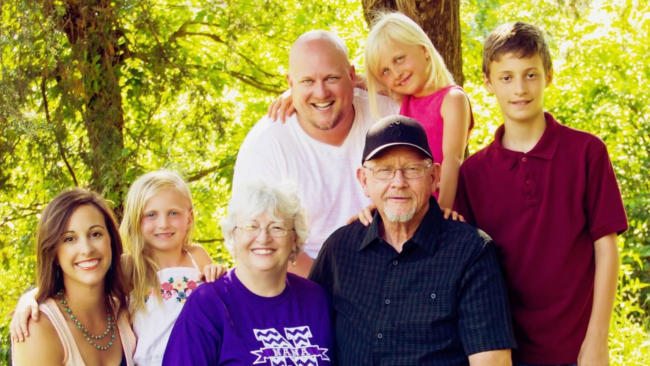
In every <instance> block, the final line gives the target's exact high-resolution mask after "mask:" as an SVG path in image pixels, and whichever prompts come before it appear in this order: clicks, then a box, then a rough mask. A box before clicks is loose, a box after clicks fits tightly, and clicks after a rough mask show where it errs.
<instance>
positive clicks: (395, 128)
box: [390, 121, 402, 137]
mask: <svg viewBox="0 0 650 366" xmlns="http://www.w3.org/2000/svg"><path fill="white" fill-rule="evenodd" d="M400 124H402V121H395V122H391V123H390V127H392V128H393V130H392V131H391V135H394V136H395V137H400V136H402V130H400Z"/></svg>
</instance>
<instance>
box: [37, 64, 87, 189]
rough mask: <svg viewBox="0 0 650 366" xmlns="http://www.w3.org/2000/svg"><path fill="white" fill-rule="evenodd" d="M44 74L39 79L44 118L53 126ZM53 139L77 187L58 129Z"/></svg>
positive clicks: (75, 177) (77, 183)
mask: <svg viewBox="0 0 650 366" xmlns="http://www.w3.org/2000/svg"><path fill="white" fill-rule="evenodd" d="M46 80H47V79H46V77H45V75H43V78H42V79H41V94H42V95H43V107H44V108H45V119H46V120H47V123H48V124H49V125H50V126H53V124H52V120H51V119H50V107H49V104H48V102H47V93H46V92H45V81H46ZM54 139H55V140H56V145H57V146H58V148H59V149H58V150H59V154H60V155H61V158H62V159H63V162H64V163H65V166H66V167H67V168H68V172H69V173H70V175H71V176H72V181H73V182H74V186H75V187H79V182H78V181H77V176H76V175H75V174H74V170H72V166H70V163H69V162H68V158H67V157H66V156H65V150H64V149H63V143H62V142H61V139H60V138H59V134H58V131H56V130H55V131H54Z"/></svg>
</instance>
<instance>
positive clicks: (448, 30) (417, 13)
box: [363, 0, 465, 86]
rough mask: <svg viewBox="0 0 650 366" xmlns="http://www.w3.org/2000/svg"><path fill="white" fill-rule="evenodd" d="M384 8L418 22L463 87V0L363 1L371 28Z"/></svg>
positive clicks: (457, 82) (364, 10)
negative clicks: (374, 15)
mask: <svg viewBox="0 0 650 366" xmlns="http://www.w3.org/2000/svg"><path fill="white" fill-rule="evenodd" d="M381 9H391V10H396V11H399V12H401V13H403V14H405V15H406V16H408V17H409V18H411V19H413V20H414V21H415V22H416V23H418V24H419V25H420V27H422V29H423V30H424V33H426V34H427V36H429V38H430V39H431V42H432V43H433V46H434V47H435V48H436V50H438V52H439V53H440V55H441V56H442V59H443V60H444V61H445V64H446V65H447V69H449V71H450V72H451V74H452V75H453V76H454V80H455V81H456V84H458V85H460V86H462V85H463V83H464V82H465V77H464V76H463V58H462V48H461V39H460V0H363V12H364V15H365V17H366V22H367V23H368V24H369V25H370V24H371V20H372V16H373V12H375V11H378V10H381Z"/></svg>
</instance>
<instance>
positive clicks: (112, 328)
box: [57, 290, 115, 351]
mask: <svg viewBox="0 0 650 366" xmlns="http://www.w3.org/2000/svg"><path fill="white" fill-rule="evenodd" d="M57 295H58V296H59V302H60V303H61V305H62V306H63V309H64V310H65V312H66V313H68V314H70V320H72V321H73V322H74V323H75V324H77V329H79V330H81V331H82V332H83V333H84V338H86V340H87V341H88V342H89V343H90V345H91V346H93V347H95V348H97V349H98V350H101V351H106V350H107V349H109V348H110V347H111V346H112V345H113V340H115V320H114V319H113V317H111V311H110V310H109V308H108V307H106V316H107V317H108V326H107V327H106V331H104V334H100V335H92V334H89V333H88V329H86V328H84V326H83V325H81V322H80V321H79V319H77V318H75V316H74V315H72V310H70V307H69V306H68V302H67V301H66V300H65V298H64V297H63V290H61V291H59V292H58V293H57ZM108 332H111V339H110V341H109V342H108V345H106V346H100V345H98V344H95V340H98V339H102V338H104V337H107V336H108Z"/></svg>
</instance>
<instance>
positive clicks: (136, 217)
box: [11, 13, 628, 366]
mask: <svg viewBox="0 0 650 366" xmlns="http://www.w3.org/2000/svg"><path fill="white" fill-rule="evenodd" d="M365 72H366V73H365V75H357V74H356V72H355V68H354V66H352V65H351V64H350V61H349V57H348V53H347V48H346V45H345V43H344V42H343V41H342V40H341V39H340V38H339V37H338V36H336V35H334V34H332V33H330V32H327V31H320V30H315V31H310V32H307V33H305V34H303V35H301V36H300V37H299V38H298V39H297V40H296V41H295V43H294V44H293V47H292V49H291V51H290V54H289V73H288V75H287V80H288V82H289V86H290V91H289V92H288V93H286V94H287V95H285V96H283V97H281V98H280V99H279V100H277V101H276V102H274V103H273V104H272V106H271V107H270V109H269V116H267V117H264V118H262V119H261V120H260V121H259V122H258V123H257V124H256V125H255V126H254V127H253V129H251V131H250V132H249V134H248V135H247V137H246V139H245V140H244V143H243V145H242V146H241V149H240V151H239V154H238V157H237V163H236V165H235V175H234V178H233V190H232V198H231V200H230V202H229V205H228V211H227V216H226V218H225V219H224V220H223V221H222V222H221V230H222V233H223V237H224V244H225V246H226V248H227V249H228V251H229V252H230V254H231V255H232V256H233V258H234V259H235V260H236V261H237V265H236V267H235V268H232V269H229V270H227V269H226V268H224V267H223V266H221V265H215V264H214V263H213V262H212V259H211V258H210V256H209V255H208V253H207V252H206V251H205V249H204V248H203V247H201V246H199V245H195V244H192V234H193V232H194V226H195V219H194V211H193V204H192V196H191V193H190V189H189V188H188V186H187V184H186V183H185V182H184V181H183V179H182V178H181V176H179V175H178V174H177V173H174V172H170V171H164V170H162V171H155V172H150V173H147V174H145V175H143V176H141V177H140V178H138V179H137V180H136V181H135V182H134V183H133V185H132V186H131V188H130V190H129V193H128V195H127V197H126V200H125V202H124V207H123V209H124V211H123V212H124V214H123V219H122V222H121V224H120V225H119V226H118V224H117V222H116V220H115V218H114V215H113V213H112V211H111V210H110V208H109V207H108V205H107V203H106V201H105V200H104V199H103V198H102V197H101V196H99V195H98V194H96V193H93V192H90V191H87V190H85V189H80V188H76V189H72V190H67V191H65V192H63V193H61V194H59V195H58V196H57V197H56V198H54V199H53V200H52V201H51V202H50V203H49V204H48V206H47V207H46V208H45V210H44V211H43V213H42V215H41V218H40V223H39V227H38V232H37V237H36V242H37V279H36V284H37V288H36V289H34V290H32V291H31V292H29V293H27V294H25V295H24V296H23V297H22V298H21V300H20V302H19V304H18V308H17V310H16V313H15V315H14V319H13V320H12V324H11V330H12V359H13V363H14V364H15V365H20V366H23V365H50V364H52V365H89V366H90V365H102V366H104V365H107V366H116V365H165V366H169V365H206V366H207V365H283V366H292V365H295V366H298V365H314V366H316V365H341V366H363V365H392V366H394V365H440V366H443V365H445V366H446V365H450V366H461V365H471V366H481V365H496V366H501V365H514V366H531V365H567V366H569V365H578V366H591V365H608V364H609V359H608V333H609V322H610V317H611V313H612V308H613V304H614V298H615V293H616V285H617V275H618V267H619V263H618V261H619V258H618V246H617V239H616V238H617V235H619V234H621V233H622V232H624V231H625V230H627V228H628V225H627V217H626V213H625V210H624V207H623V202H622V199H621V195H620V192H619V189H618V184H617V182H616V177H615V174H614V170H613V167H612V164H611V162H610V160H609V155H608V153H607V148H606V146H605V144H604V143H603V142H602V141H601V140H600V139H599V138H598V137H596V136H593V135H591V134H588V133H586V132H582V131H578V130H575V129H572V128H570V127H567V126H564V125H563V124H561V123H559V122H558V121H556V120H555V119H554V117H553V116H552V115H551V114H550V113H548V112H545V111H544V106H543V99H544V98H543V96H544V90H545V88H546V87H547V86H548V85H549V84H550V83H551V82H552V80H553V67H552V60H551V55H550V51H549V46H548V44H547V42H546V39H545V36H544V33H543V31H542V30H541V29H540V28H538V27H537V26H535V25H532V24H528V23H523V22H514V23H507V24H503V25H501V26H499V27H497V28H496V29H495V30H493V31H492V32H491V33H490V34H489V35H488V36H487V38H486V40H485V42H484V52H483V67H482V72H483V80H484V83H485V87H486V88H487V90H488V91H489V92H491V93H493V94H494V95H495V96H496V100H497V102H498V104H499V107H500V109H501V112H502V116H503V122H504V123H503V124H502V125H501V126H500V127H499V128H498V129H497V131H496V133H495V136H494V140H493V141H492V142H491V143H490V144H489V145H488V146H486V147H485V148H483V149H482V150H480V151H478V152H476V153H475V154H473V155H472V156H470V157H469V158H467V159H465V151H466V148H467V143H468V141H469V139H470V135H471V131H472V129H473V127H474V123H475V121H474V118H473V116H472V109H471V103H470V99H469V98H468V96H467V94H465V92H464V91H463V89H462V88H461V87H459V86H457V85H456V84H455V83H454V80H453V77H452V75H451V74H450V73H449V71H448V70H447V68H446V66H445V64H444V62H443V60H442V58H441V56H440V55H439V53H438V52H437V51H436V49H435V48H434V46H433V45H432V43H431V41H430V40H429V38H428V37H427V35H426V34H425V33H424V32H423V31H422V29H421V28H420V27H419V26H418V25H417V24H416V23H415V22H413V21H412V20H411V19H409V18H408V17H406V16H404V15H402V14H399V13H384V14H381V15H379V16H378V17H377V18H376V19H375V22H374V24H373V26H372V29H371V31H370V34H369V36H368V40H367V43H366V49H365ZM276 117H277V118H279V119H281V120H282V121H281V122H280V121H277V122H276V121H275V119H276ZM123 248H124V251H123ZM42 318H45V319H42Z"/></svg>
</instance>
